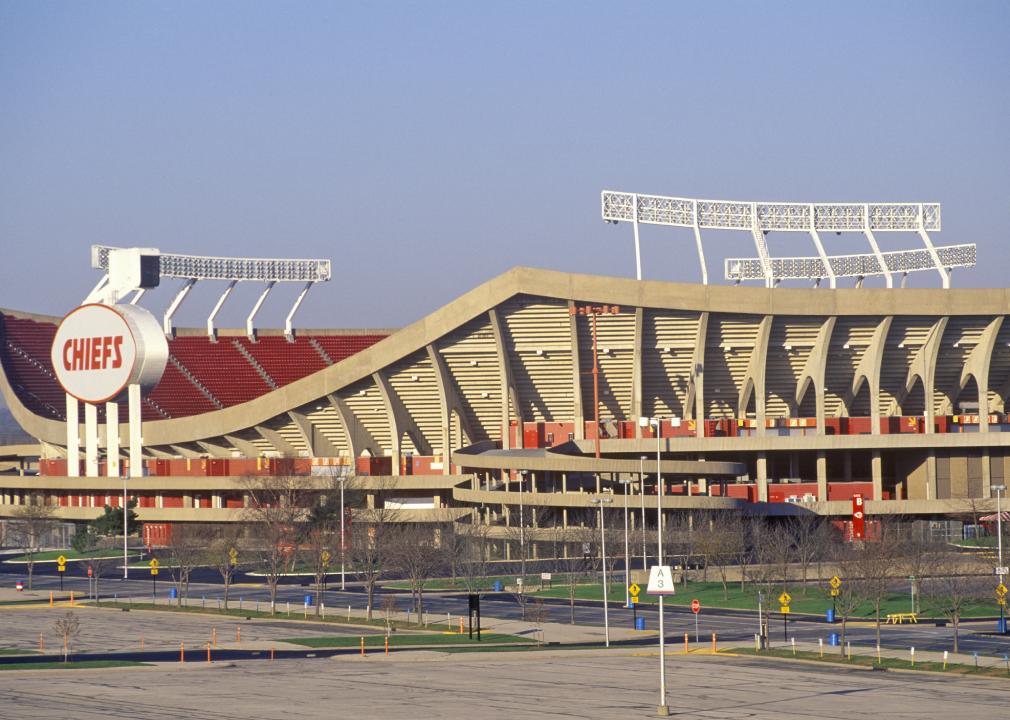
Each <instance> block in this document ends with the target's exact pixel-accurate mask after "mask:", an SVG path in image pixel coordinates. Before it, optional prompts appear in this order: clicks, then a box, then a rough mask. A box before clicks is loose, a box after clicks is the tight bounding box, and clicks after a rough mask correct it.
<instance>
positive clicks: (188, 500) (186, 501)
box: [182, 493, 193, 509]
mask: <svg viewBox="0 0 1010 720" xmlns="http://www.w3.org/2000/svg"><path fill="white" fill-rule="evenodd" d="M182 506H183V507H184V508H188V509H192V507H193V495H192V494H191V493H183V494H182Z"/></svg>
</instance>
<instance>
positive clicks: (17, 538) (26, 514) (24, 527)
mask: <svg viewBox="0 0 1010 720" xmlns="http://www.w3.org/2000/svg"><path fill="white" fill-rule="evenodd" d="M11 516H12V520H11V528H10V532H11V535H10V539H11V541H12V543H11V544H13V545H16V546H17V547H19V548H21V550H22V552H24V557H25V569H26V570H27V571H28V589H29V590H31V589H32V580H33V577H34V575H35V556H36V555H37V554H38V553H39V552H40V551H41V550H42V546H43V543H44V542H45V541H46V539H47V538H48V536H49V535H50V533H51V532H52V530H53V528H54V527H55V526H56V519H55V516H56V508H55V507H54V506H52V505H47V504H46V503H45V499H44V498H43V497H42V496H40V495H29V496H27V497H26V498H25V504H24V505H18V506H17V507H15V508H14V511H13V512H12V513H11Z"/></svg>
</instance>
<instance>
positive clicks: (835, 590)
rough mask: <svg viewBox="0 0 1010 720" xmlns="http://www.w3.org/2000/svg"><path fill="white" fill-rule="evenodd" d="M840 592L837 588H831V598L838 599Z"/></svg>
mask: <svg viewBox="0 0 1010 720" xmlns="http://www.w3.org/2000/svg"><path fill="white" fill-rule="evenodd" d="M839 592H840V590H839V589H838V588H831V597H838V593H839Z"/></svg>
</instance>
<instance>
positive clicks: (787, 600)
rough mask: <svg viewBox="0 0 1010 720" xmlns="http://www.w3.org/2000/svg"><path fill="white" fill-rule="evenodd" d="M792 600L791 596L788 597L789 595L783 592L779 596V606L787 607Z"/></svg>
mask: <svg viewBox="0 0 1010 720" xmlns="http://www.w3.org/2000/svg"><path fill="white" fill-rule="evenodd" d="M792 600H793V596H792V595H790V594H789V593H787V592H785V591H783V592H782V594H781V595H779V605H784V606H785V605H789V603H791V602H792Z"/></svg>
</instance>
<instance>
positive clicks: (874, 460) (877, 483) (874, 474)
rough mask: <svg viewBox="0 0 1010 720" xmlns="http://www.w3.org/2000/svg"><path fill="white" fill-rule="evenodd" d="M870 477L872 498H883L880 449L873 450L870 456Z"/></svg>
mask: <svg viewBox="0 0 1010 720" xmlns="http://www.w3.org/2000/svg"><path fill="white" fill-rule="evenodd" d="M870 477H871V478H872V479H873V499H874V500H883V499H884V473H883V469H882V467H881V460H880V451H879V450H874V451H873V453H872V455H871V456H870Z"/></svg>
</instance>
